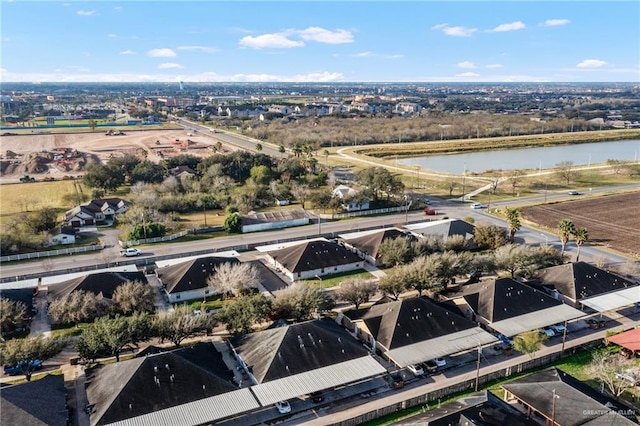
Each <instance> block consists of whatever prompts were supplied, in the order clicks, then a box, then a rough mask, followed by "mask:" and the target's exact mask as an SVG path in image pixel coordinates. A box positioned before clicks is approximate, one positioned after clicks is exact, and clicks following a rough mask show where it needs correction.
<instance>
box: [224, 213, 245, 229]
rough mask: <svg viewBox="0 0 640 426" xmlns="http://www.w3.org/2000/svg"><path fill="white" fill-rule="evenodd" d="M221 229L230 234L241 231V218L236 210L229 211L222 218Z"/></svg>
mask: <svg viewBox="0 0 640 426" xmlns="http://www.w3.org/2000/svg"><path fill="white" fill-rule="evenodd" d="M222 229H224V230H225V231H226V232H229V233H232V234H238V233H240V232H242V218H241V217H240V215H239V214H238V213H237V212H234V213H231V214H230V215H229V216H227V217H226V219H225V220H224V224H223V225H222Z"/></svg>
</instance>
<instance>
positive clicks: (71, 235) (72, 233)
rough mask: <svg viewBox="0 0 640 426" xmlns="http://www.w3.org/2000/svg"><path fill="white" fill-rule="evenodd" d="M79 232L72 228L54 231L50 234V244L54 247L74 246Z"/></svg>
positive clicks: (60, 228) (61, 228)
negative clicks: (62, 245)
mask: <svg viewBox="0 0 640 426" xmlns="http://www.w3.org/2000/svg"><path fill="white" fill-rule="evenodd" d="M77 232H78V231H77V230H76V229H75V228H73V227H71V226H62V227H58V228H55V229H52V230H51V231H50V232H49V234H50V235H51V237H50V238H49V244H50V245H52V246H55V245H58V244H74V243H75V242H76V234H77Z"/></svg>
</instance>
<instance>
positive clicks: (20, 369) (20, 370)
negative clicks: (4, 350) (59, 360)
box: [4, 359, 42, 376]
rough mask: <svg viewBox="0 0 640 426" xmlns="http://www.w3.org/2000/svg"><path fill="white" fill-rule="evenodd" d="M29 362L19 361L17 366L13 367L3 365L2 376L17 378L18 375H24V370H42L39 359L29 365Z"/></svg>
mask: <svg viewBox="0 0 640 426" xmlns="http://www.w3.org/2000/svg"><path fill="white" fill-rule="evenodd" d="M28 363H29V361H20V362H18V363H17V364H13V365H5V366H4V374H6V375H8V376H17V375H19V374H24V372H25V370H28V371H34V370H39V369H41V368H42V361H40V360H39V359H36V360H33V361H31V363H30V365H28V366H27V365H26V364H28Z"/></svg>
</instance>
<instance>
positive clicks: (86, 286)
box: [47, 271, 148, 299]
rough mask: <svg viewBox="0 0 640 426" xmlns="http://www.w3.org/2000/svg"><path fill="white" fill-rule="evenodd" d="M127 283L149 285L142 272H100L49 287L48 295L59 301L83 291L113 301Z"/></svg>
mask: <svg viewBox="0 0 640 426" xmlns="http://www.w3.org/2000/svg"><path fill="white" fill-rule="evenodd" d="M127 281H138V282H141V283H143V284H147V283H148V281H147V277H145V276H144V274H143V273H142V272H114V271H111V272H98V273H96V274H88V275H84V276H81V277H78V278H74V279H71V280H68V281H63V282H61V283H57V284H52V285H49V287H48V291H47V295H48V296H49V297H50V298H52V299H59V298H61V297H66V296H68V295H69V294H71V292H74V291H78V290H82V291H87V292H90V293H94V294H97V295H102V297H104V298H107V299H111V298H112V297H113V293H114V292H115V290H116V288H118V287H119V286H121V285H122V284H124V283H125V282H127Z"/></svg>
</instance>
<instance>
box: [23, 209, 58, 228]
mask: <svg viewBox="0 0 640 426" xmlns="http://www.w3.org/2000/svg"><path fill="white" fill-rule="evenodd" d="M24 221H25V225H26V226H27V227H29V229H30V230H31V231H32V232H33V233H34V234H37V233H39V232H43V231H50V230H51V229H53V228H55V227H56V225H57V223H58V214H57V213H56V211H55V209H53V208H51V207H45V208H43V209H40V210H38V211H35V212H31V213H29V214H28V215H27V216H26V218H25V220H24Z"/></svg>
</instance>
